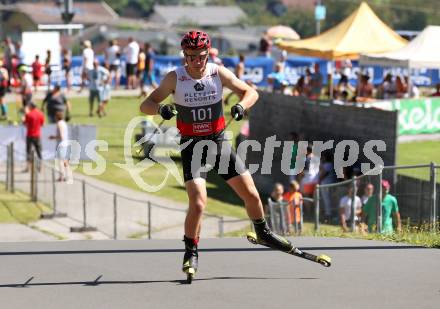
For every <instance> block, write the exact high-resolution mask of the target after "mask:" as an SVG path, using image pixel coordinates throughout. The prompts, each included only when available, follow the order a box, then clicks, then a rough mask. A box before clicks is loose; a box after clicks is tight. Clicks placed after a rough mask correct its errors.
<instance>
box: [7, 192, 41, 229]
mask: <svg viewBox="0 0 440 309" xmlns="http://www.w3.org/2000/svg"><path fill="white" fill-rule="evenodd" d="M43 210H48V209H46V206H44V205H42V204H39V203H37V204H36V203H33V202H31V201H30V199H29V196H28V195H26V194H24V193H21V192H17V191H16V192H15V193H10V192H7V191H6V190H5V187H4V186H3V185H0V223H21V224H28V223H30V222H33V221H36V220H38V219H39V218H40V214H41V213H42V212H43Z"/></svg>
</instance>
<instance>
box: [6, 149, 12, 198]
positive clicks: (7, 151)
mask: <svg viewBox="0 0 440 309" xmlns="http://www.w3.org/2000/svg"><path fill="white" fill-rule="evenodd" d="M10 164H11V146H10V144H8V145H6V183H5V190H6V191H9V187H10V186H9V181H10V180H11V177H10V176H11V175H10V172H11V169H10Z"/></svg>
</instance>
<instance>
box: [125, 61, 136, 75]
mask: <svg viewBox="0 0 440 309" xmlns="http://www.w3.org/2000/svg"><path fill="white" fill-rule="evenodd" d="M126 66H127V68H126V69H127V76H131V75H136V66H137V64H136V63H135V64H131V63H127V64H126Z"/></svg>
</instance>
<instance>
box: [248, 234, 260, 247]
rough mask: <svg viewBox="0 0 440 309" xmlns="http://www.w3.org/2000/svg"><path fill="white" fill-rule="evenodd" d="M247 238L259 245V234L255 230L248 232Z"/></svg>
mask: <svg viewBox="0 0 440 309" xmlns="http://www.w3.org/2000/svg"><path fill="white" fill-rule="evenodd" d="M246 238H247V240H248V241H249V242H250V243H251V244H254V245H258V241H257V234H255V233H254V232H249V233H247V235H246Z"/></svg>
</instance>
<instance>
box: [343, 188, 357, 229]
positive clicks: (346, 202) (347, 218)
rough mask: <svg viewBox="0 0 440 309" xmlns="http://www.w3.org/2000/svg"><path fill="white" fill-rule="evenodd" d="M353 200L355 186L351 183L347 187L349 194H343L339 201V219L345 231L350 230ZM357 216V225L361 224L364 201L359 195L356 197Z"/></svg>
mask: <svg viewBox="0 0 440 309" xmlns="http://www.w3.org/2000/svg"><path fill="white" fill-rule="evenodd" d="M352 201H353V187H352V186H351V185H349V186H348V188H347V195H345V196H343V197H342V198H341V200H340V201H339V220H340V223H341V226H342V230H343V231H344V232H348V230H349V229H348V226H350V225H351V222H352V221H351V219H352V218H351V208H352V207H351V206H352V204H351V203H352ZM354 205H355V206H354V208H355V216H354V220H355V223H356V225H358V224H359V221H360V217H361V214H362V202H361V199H360V198H359V196H355V197H354Z"/></svg>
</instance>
